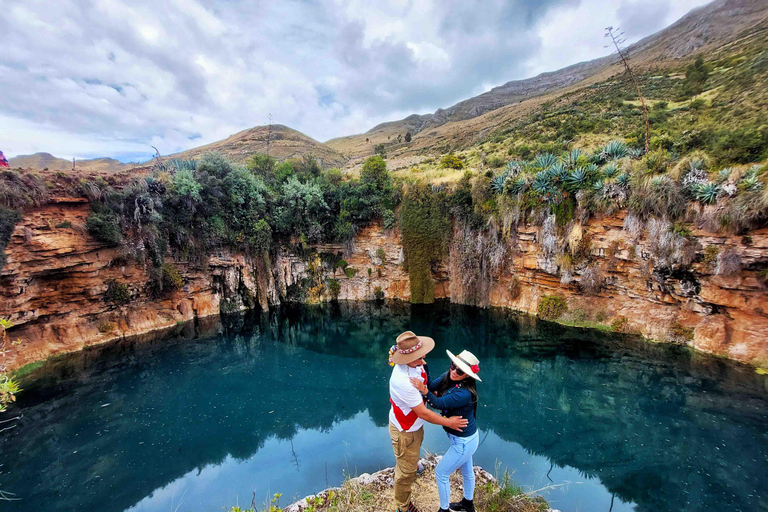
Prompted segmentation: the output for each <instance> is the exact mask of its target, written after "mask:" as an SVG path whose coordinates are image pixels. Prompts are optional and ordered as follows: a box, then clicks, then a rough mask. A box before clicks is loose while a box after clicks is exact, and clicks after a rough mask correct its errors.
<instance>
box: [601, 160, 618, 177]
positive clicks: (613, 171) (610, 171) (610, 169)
mask: <svg viewBox="0 0 768 512" xmlns="http://www.w3.org/2000/svg"><path fill="white" fill-rule="evenodd" d="M617 174H619V166H618V165H616V163H615V162H611V163H609V164H608V165H606V166H605V167H603V176H605V177H606V178H613V177H614V176H616V175H617Z"/></svg>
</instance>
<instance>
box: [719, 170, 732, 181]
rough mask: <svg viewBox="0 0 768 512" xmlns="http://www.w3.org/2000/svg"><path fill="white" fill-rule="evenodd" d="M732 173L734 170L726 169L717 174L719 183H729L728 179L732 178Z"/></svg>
mask: <svg viewBox="0 0 768 512" xmlns="http://www.w3.org/2000/svg"><path fill="white" fill-rule="evenodd" d="M731 172H733V169H731V168H730V167H726V168H725V169H721V170H720V171H718V172H717V179H716V181H717V183H725V182H726V181H728V179H729V178H730V177H731Z"/></svg>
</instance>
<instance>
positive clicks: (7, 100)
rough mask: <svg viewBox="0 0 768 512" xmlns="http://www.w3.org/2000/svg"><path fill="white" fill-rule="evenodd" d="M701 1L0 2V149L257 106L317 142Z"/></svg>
mask: <svg viewBox="0 0 768 512" xmlns="http://www.w3.org/2000/svg"><path fill="white" fill-rule="evenodd" d="M702 3H704V2H703V1H702V0H676V1H675V2H672V0H650V3H648V2H643V3H640V2H639V0H625V1H624V2H621V3H614V2H607V1H600V2H598V1H597V0H582V1H579V0H546V1H542V0H485V1H484V2H482V4H478V3H477V2H466V1H462V0H419V1H413V0H392V1H388V2H376V3H371V2H364V1H362V0H324V1H323V0H317V1H310V2H307V1H300V0H283V1H280V2H252V1H250V0H234V1H227V2H224V1H214V2H212V3H205V4H204V3H202V2H198V1H196V0H172V1H170V2H153V1H150V0H130V1H129V0H99V1H88V0H59V1H57V2H50V1H46V0H28V1H25V2H24V3H16V2H14V3H13V4H10V0H0V10H2V12H6V13H7V23H4V36H3V45H4V47H3V51H2V53H0V149H3V150H4V151H5V153H6V154H7V155H18V154H24V153H30V152H35V151H48V152H51V153H53V154H56V155H57V156H62V157H70V156H77V157H80V158H82V157H88V156H97V155H98V156H114V155H126V154H135V153H137V152H138V153H142V152H143V154H144V155H146V156H147V157H149V156H150V154H151V153H152V150H151V149H150V148H149V144H153V145H155V146H157V147H158V148H159V149H160V151H161V152H162V153H164V154H168V153H172V152H175V151H179V150H182V149H187V148H189V147H194V146H198V145H201V144H204V143H207V142H212V141H215V140H219V139H221V138H223V137H226V136H228V135H230V134H232V133H234V132H236V131H239V130H242V129H246V128H249V127H252V126H255V125H260V124H265V123H266V122H267V118H268V117H267V116H268V114H269V113H272V114H273V118H274V121H275V122H277V123H281V124H285V125H288V126H291V127H293V128H296V129H298V130H300V131H303V132H305V133H307V134H308V135H310V136H312V137H314V138H316V139H318V140H326V139H328V138H331V137H336V136H340V135H346V134H350V133H359V132H362V131H365V130H367V129H369V128H371V127H372V126H374V125H376V124H378V123H380V122H383V121H386V120H394V119H398V118H402V117H405V116H406V115H408V114H411V113H414V112H416V113H424V112H432V111H434V110H436V109H437V108H439V107H447V106H450V105H452V104H453V103H456V102H458V101H460V100H463V99H466V98H468V97H470V96H472V95H475V94H478V93H480V92H482V91H483V90H484V89H487V88H489V87H491V86H494V85H500V84H502V83H504V82H506V81H509V80H513V79H520V78H526V77H528V76H531V75H532V74H535V73H538V72H541V71H549V70H554V69H557V68H559V67H562V66H565V65H568V64H572V63H574V62H577V61H579V60H585V59H590V58H595V57H598V56H600V55H603V54H605V52H606V50H605V49H604V48H603V47H602V46H603V39H602V33H603V27H604V26H605V25H607V24H609V23H611V24H618V23H619V22H623V21H625V20H626V19H631V20H633V21H634V23H633V25H632V26H633V27H634V28H635V30H634V32H633V33H632V37H634V38H639V37H641V36H644V35H647V34H648V33H650V32H653V31H655V30H657V29H658V28H661V27H662V26H663V25H665V24H668V23H670V22H671V21H673V20H674V19H676V18H677V17H679V16H680V15H682V14H683V13H684V12H686V11H687V10H689V9H690V8H691V7H693V6H695V5H700V4H702ZM9 4H10V5H9Z"/></svg>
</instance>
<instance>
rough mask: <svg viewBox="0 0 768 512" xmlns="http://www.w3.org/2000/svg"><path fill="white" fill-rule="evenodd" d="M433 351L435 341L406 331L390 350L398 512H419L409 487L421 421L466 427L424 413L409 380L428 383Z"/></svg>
mask: <svg viewBox="0 0 768 512" xmlns="http://www.w3.org/2000/svg"><path fill="white" fill-rule="evenodd" d="M433 348H435V340H433V339H432V338H428V337H426V336H416V335H415V334H414V333H412V332H411V331H406V332H404V333H403V334H401V335H400V336H398V337H397V345H396V346H394V347H392V350H390V363H393V365H394V368H392V376H391V377H390V379H389V401H390V403H391V404H392V407H391V409H390V411H389V436H390V437H391V438H392V449H393V450H394V452H395V459H396V464H395V504H396V505H397V510H398V512H419V509H417V508H416V505H414V504H413V502H412V501H411V487H412V486H413V482H415V481H416V474H417V471H418V464H419V454H420V453H421V442H422V441H423V440H424V421H428V422H430V423H434V424H436V425H442V426H444V427H448V428H451V429H455V430H459V431H461V429H463V428H464V427H466V426H467V420H465V419H463V418H462V417H461V416H453V417H451V418H444V417H442V416H440V415H439V414H437V413H436V412H434V411H431V410H429V409H427V406H426V405H424V398H423V397H422V395H421V393H420V392H419V390H417V389H416V388H415V387H413V384H411V381H410V378H411V377H417V378H420V379H422V380H423V381H424V382H425V383H426V382H427V379H428V376H427V370H426V367H425V365H426V361H424V356H426V355H427V354H428V353H429V352H430V351H431V350H432V349H433Z"/></svg>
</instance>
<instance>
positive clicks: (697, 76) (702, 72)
mask: <svg viewBox="0 0 768 512" xmlns="http://www.w3.org/2000/svg"><path fill="white" fill-rule="evenodd" d="M708 79H709V66H707V65H706V64H705V63H704V58H703V57H701V56H699V57H698V58H697V59H696V61H695V62H694V63H693V64H691V65H690V66H688V69H686V70H685V82H684V84H683V89H684V91H685V94H686V95H687V96H696V95H697V94H701V93H702V92H704V85H705V84H706V83H707V80H708Z"/></svg>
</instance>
